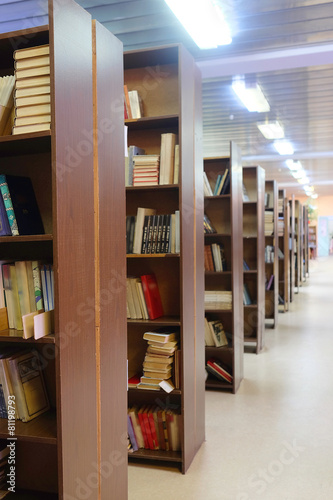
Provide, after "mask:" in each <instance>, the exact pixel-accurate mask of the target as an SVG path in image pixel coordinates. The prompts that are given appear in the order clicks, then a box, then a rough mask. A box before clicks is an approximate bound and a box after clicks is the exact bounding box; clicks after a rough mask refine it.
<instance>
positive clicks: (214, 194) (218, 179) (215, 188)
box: [213, 174, 222, 196]
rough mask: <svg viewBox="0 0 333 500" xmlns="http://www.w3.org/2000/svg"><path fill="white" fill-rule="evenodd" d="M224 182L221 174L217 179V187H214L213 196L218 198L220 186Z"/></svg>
mask: <svg viewBox="0 0 333 500" xmlns="http://www.w3.org/2000/svg"><path fill="white" fill-rule="evenodd" d="M221 180H222V175H221V174H219V175H218V176H217V179H216V183H215V187H214V192H213V196H216V194H217V192H218V189H219V185H220V182H221Z"/></svg>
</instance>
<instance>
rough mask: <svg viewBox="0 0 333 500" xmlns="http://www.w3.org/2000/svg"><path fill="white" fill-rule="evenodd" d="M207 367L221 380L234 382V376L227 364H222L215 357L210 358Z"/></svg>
mask: <svg viewBox="0 0 333 500" xmlns="http://www.w3.org/2000/svg"><path fill="white" fill-rule="evenodd" d="M206 369H207V371H208V372H209V373H211V374H212V375H214V377H216V378H218V379H219V380H221V381H223V382H229V383H232V380H233V377H232V375H231V373H230V372H229V370H228V369H227V368H226V367H225V366H223V365H222V363H221V362H220V361H217V360H216V359H214V358H211V359H209V360H208V361H207V363H206Z"/></svg>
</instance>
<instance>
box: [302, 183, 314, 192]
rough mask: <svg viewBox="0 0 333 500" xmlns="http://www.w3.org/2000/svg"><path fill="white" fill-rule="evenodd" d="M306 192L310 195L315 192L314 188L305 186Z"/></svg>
mask: <svg viewBox="0 0 333 500" xmlns="http://www.w3.org/2000/svg"><path fill="white" fill-rule="evenodd" d="M304 191H308V192H309V193H312V191H314V187H313V186H309V185H306V186H304Z"/></svg>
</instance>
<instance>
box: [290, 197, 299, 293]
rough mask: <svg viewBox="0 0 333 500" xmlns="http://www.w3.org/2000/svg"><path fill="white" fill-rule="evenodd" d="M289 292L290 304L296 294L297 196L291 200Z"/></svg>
mask: <svg viewBox="0 0 333 500" xmlns="http://www.w3.org/2000/svg"><path fill="white" fill-rule="evenodd" d="M289 209H290V210H289V214H290V224H289V291H290V295H289V297H290V302H293V300H294V294H295V274H296V272H295V262H296V248H297V246H296V236H295V195H292V197H291V199H290V200H289Z"/></svg>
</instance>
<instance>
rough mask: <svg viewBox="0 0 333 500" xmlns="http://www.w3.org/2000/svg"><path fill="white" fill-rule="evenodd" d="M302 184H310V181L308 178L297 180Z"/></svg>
mask: <svg viewBox="0 0 333 500" xmlns="http://www.w3.org/2000/svg"><path fill="white" fill-rule="evenodd" d="M297 180H298V182H299V183H300V184H309V179H308V178H307V177H301V178H300V179H297Z"/></svg>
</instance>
